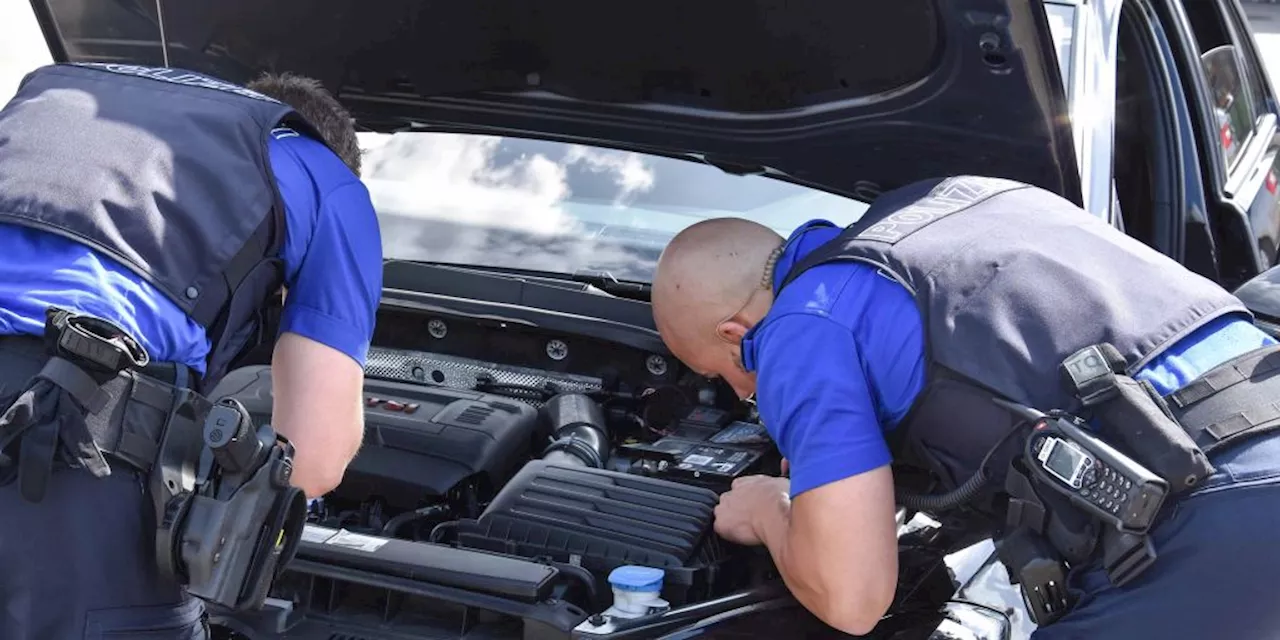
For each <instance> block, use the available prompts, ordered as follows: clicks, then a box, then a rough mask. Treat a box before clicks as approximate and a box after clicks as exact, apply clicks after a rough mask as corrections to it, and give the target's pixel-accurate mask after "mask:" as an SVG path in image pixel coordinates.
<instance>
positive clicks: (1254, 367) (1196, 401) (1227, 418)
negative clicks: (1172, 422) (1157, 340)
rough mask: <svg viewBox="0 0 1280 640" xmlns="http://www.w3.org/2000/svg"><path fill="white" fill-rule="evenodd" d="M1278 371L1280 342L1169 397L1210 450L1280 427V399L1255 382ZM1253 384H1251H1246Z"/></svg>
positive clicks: (1202, 445)
mask: <svg viewBox="0 0 1280 640" xmlns="http://www.w3.org/2000/svg"><path fill="white" fill-rule="evenodd" d="M1278 373H1280V345H1275V346H1270V347H1264V348H1262V349H1257V350H1255V351H1251V352H1249V353H1246V354H1244V355H1241V356H1238V357H1236V358H1234V359H1232V360H1229V361H1227V362H1225V363H1223V364H1221V365H1218V366H1217V367H1215V368H1214V369H1212V370H1210V371H1209V372H1208V373H1206V374H1204V375H1203V376H1201V377H1199V378H1197V379H1196V380H1195V381H1193V382H1192V383H1191V384H1188V385H1187V386H1185V387H1183V388H1181V389H1179V390H1177V391H1174V392H1173V393H1170V394H1169V395H1167V396H1165V397H1164V399H1165V402H1167V403H1168V405H1169V408H1170V410H1171V412H1172V414H1173V416H1174V418H1175V419H1177V421H1178V422H1179V423H1180V424H1181V425H1182V426H1183V428H1185V429H1186V430H1187V433H1188V435H1190V436H1191V438H1192V439H1193V440H1194V441H1195V443H1196V445H1197V446H1199V447H1200V449H1201V450H1202V451H1204V452H1205V453H1206V454H1212V453H1213V452H1214V451H1217V450H1218V449H1221V448H1222V447H1225V446H1227V445H1230V444H1233V443H1235V442H1238V441H1240V440H1242V439H1245V438H1249V437H1253V436H1256V435H1261V434H1263V433H1267V432H1270V431H1273V430H1275V429H1276V428H1280V397H1277V396H1275V395H1274V390H1272V389H1269V388H1267V387H1266V386H1261V385H1258V384H1256V383H1259V382H1262V381H1263V380H1266V379H1268V378H1271V377H1273V376H1275V375H1277V374H1278ZM1245 383H1250V384H1245Z"/></svg>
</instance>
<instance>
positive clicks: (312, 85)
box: [0, 64, 382, 640]
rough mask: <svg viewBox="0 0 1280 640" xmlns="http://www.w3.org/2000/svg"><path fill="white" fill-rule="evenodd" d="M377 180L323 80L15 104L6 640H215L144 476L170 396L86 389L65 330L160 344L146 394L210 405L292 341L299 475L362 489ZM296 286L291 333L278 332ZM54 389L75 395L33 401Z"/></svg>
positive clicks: (3, 441)
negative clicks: (168, 557)
mask: <svg viewBox="0 0 1280 640" xmlns="http://www.w3.org/2000/svg"><path fill="white" fill-rule="evenodd" d="M359 170H360V152H359V148H358V145H357V140H356V136H355V131H354V128H353V124H352V119H351V118H350V116H349V115H348V114H347V113H346V111H345V110H344V109H343V108H342V107H341V106H340V105H339V104H338V102H337V101H336V100H335V99H334V98H333V97H332V96H331V95H329V94H328V93H326V92H325V90H324V89H323V88H322V87H321V86H320V85H319V84H318V83H317V82H315V81H314V80H311V79H308V78H304V77H299V76H293V75H288V74H285V75H269V76H264V77H263V78H261V79H259V80H257V81H255V82H254V83H252V84H251V85H249V86H248V87H247V88H246V87H242V86H237V85H233V84H230V83H226V82H223V81H220V80H217V79H215V78H212V77H208V76H204V75H201V74H195V73H190V72H186V71H181V70H175V69H156V68H148V67H138V66H130V65H116V64H83V65H82V64H60V65H51V66H47V67H43V68H40V69H37V70H35V71H33V72H32V73H30V74H28V75H27V76H26V78H25V79H24V80H23V82H22V84H21V85H20V88H19V90H18V92H17V94H16V96H15V97H14V98H13V99H12V100H11V101H10V102H9V103H8V105H7V106H5V107H4V108H3V110H0V256H3V258H2V259H0V410H2V409H3V408H4V407H8V411H6V412H5V413H4V416H3V417H0V451H2V452H3V453H4V454H5V457H4V458H3V459H0V462H7V464H5V466H0V483H4V484H3V486H0V567H2V568H3V569H2V570H0V638H4V639H5V640H50V639H55V638H56V639H59V640H61V639H69V638H81V637H86V638H87V637H93V638H105V637H117V636H118V637H122V638H124V637H129V638H135V637H137V638H141V637H146V638H183V639H186V638H205V637H207V634H208V629H207V626H206V622H205V619H204V618H205V614H204V608H203V603H202V602H200V601H198V600H196V599H194V598H192V597H190V596H188V595H186V594H185V592H184V591H183V590H182V589H181V588H180V585H179V584H177V583H176V582H175V579H174V578H173V576H171V575H166V574H163V573H161V572H160V571H159V570H158V567H157V560H156V550H155V545H154V543H153V542H152V540H153V538H154V536H155V532H156V524H155V521H156V518H155V514H154V512H153V507H152V504H151V502H150V501H149V500H148V495H147V491H146V473H145V471H144V470H143V469H145V468H146V467H147V465H149V464H150V462H151V460H150V459H149V458H148V457H147V456H148V454H151V453H154V448H155V446H156V444H155V440H154V438H155V437H156V433H155V432H156V431H158V430H159V429H160V428H161V427H162V426H163V425H162V424H161V423H154V422H148V421H147V420H144V419H143V418H148V419H150V418H149V417H150V416H152V413H149V409H148V408H147V407H148V406H154V405H155V404H156V400H155V399H154V398H152V399H151V400H148V399H147V398H146V397H144V396H143V394H142V393H141V392H140V391H138V390H139V389H141V388H143V387H144V386H154V385H143V384H142V383H141V382H138V383H137V384H135V385H133V386H131V387H125V391H124V392H120V391H119V389H120V388H121V387H119V385H118V380H119V379H121V378H110V376H104V377H105V378H107V379H109V380H110V381H109V382H106V383H103V379H104V378H95V379H94V382H97V383H99V384H101V387H100V388H99V389H97V390H96V391H95V390H94V389H92V388H90V389H88V390H85V389H80V388H78V387H77V386H76V384H75V383H74V380H75V379H76V375H74V374H71V375H64V374H66V371H65V370H64V368H62V369H60V368H59V367H57V366H52V365H50V364H49V363H51V362H54V360H53V359H52V358H51V357H50V354H51V353H61V354H62V355H63V356H66V357H71V356H68V355H67V354H66V353H63V352H61V351H54V350H53V349H54V347H51V346H49V344H47V340H48V339H49V338H51V337H52V336H51V334H53V333H57V332H58V331H59V330H60V329H61V330H65V328H66V327H67V326H72V327H79V328H81V329H86V330H88V331H90V333H93V334H94V335H101V334H102V333H104V332H106V333H113V332H115V331H114V329H112V327H114V328H115V329H118V330H119V332H117V335H106V336H102V337H103V338H107V339H110V341H109V342H106V343H104V344H106V345H107V347H110V346H111V345H116V346H119V345H126V346H127V345H129V344H130V343H129V341H130V340H136V342H137V343H138V346H140V348H141V350H142V351H144V352H145V354H146V355H147V356H148V358H149V362H134V363H133V364H135V365H142V366H137V367H134V368H133V369H132V371H133V372H134V373H136V374H137V376H138V379H140V380H141V379H148V380H153V381H158V382H161V383H167V384H170V385H173V386H174V387H178V388H182V387H185V388H193V389H197V390H202V391H205V392H207V391H208V390H210V389H211V388H212V387H213V385H215V384H216V383H217V382H218V380H219V379H221V377H222V376H223V374H224V373H226V371H227V370H228V369H229V368H232V367H234V366H236V363H237V362H238V359H237V358H238V356H239V355H240V354H243V353H246V352H247V350H249V349H251V348H252V347H253V346H254V344H255V342H256V341H257V340H259V339H262V340H267V341H274V342H275V344H274V357H273V358H272V370H273V374H274V415H273V426H274V427H275V429H276V430H277V431H278V432H279V433H281V434H283V435H285V436H286V437H288V438H289V439H291V440H292V442H293V444H294V445H295V448H296V455H295V460H294V463H295V467H294V472H293V475H292V482H293V484H294V485H295V486H297V487H299V488H300V489H302V490H303V491H304V492H305V494H306V495H307V496H308V497H316V496H319V495H321V494H323V493H325V492H326V491H328V490H329V489H331V488H333V487H334V486H336V485H337V484H338V482H339V480H340V479H341V478H342V476H343V473H344V470H345V468H346V465H347V463H348V462H349V460H350V459H351V458H352V457H353V456H354V455H355V452H356V450H357V449H358V447H359V445H360V440H361V436H362V433H363V417H362V412H361V403H360V393H361V385H362V379H363V376H362V365H363V363H364V358H365V355H366V350H367V348H368V345H369V340H370V338H371V335H372V330H373V323H374V312H375V308H376V306H377V303H378V299H379V295H380V293H381V278H382V270H381V240H380V237H379V233H378V226H377V220H376V218H375V215H374V211H373V208H372V205H371V202H370V199H369V194H368V192H367V191H366V189H365V187H364V186H363V184H362V183H361V181H360V179H359V177H358V174H359ZM282 287H283V288H284V290H285V292H286V293H285V297H284V307H283V311H282V313H281V314H280V316H281V319H280V323H279V334H278V335H279V339H278V340H276V336H275V335H259V334H261V333H262V332H263V331H264V326H263V324H262V323H261V322H260V318H261V317H262V316H263V311H264V309H265V308H266V307H265V305H266V304H267V301H268V300H270V299H271V298H272V296H273V295H278V294H279V292H280V290H281V288H282ZM50 309H53V310H55V311H56V313H55V314H54V315H57V316H58V318H60V319H61V320H66V318H68V317H71V318H73V320H69V321H67V322H66V323H61V320H57V321H55V320H53V319H51V317H52V316H51V315H50V313H49V311H50ZM58 348H61V347H58ZM122 352H123V351H122ZM77 353H78V352H77ZM73 361H74V359H73ZM80 370H81V371H91V370H92V371H98V370H97V369H93V368H89V369H85V368H81V369H80ZM108 373H110V372H108ZM37 374H39V375H40V376H43V378H41V379H43V380H44V381H45V382H46V383H51V384H55V385H61V386H59V389H60V390H65V391H66V394H63V395H57V394H52V395H47V396H40V395H39V394H38V393H32V392H30V390H31V389H33V388H35V387H34V386H33V385H34V384H35V383H33V382H32V381H33V379H37V378H35V377H36V376H37ZM122 375H123V374H122ZM112 385H116V386H112ZM90 386H92V385H90ZM24 390H25V391H28V393H25V394H22V392H24ZM103 390H106V391H107V392H108V393H100V392H103ZM112 390H114V391H112ZM33 397H34V398H35V399H34V400H33V399H32V398H33ZM41 397H46V398H55V400H52V401H48V402H47V403H46V404H41V403H42V402H45V401H43V400H40V399H39V398H41ZM95 398H96V399H95ZM72 400H74V401H72ZM163 400H164V399H163V398H161V401H160V402H159V404H160V405H161V406H163V405H164V402H163ZM148 402H150V403H151V405H148ZM68 412H70V413H68ZM77 412H78V413H79V414H80V415H81V416H85V415H89V414H92V415H93V416H95V417H93V418H91V419H84V418H83V417H82V418H79V419H77V418H76V416H75V415H74V414H75V413H77ZM155 415H163V412H156V414H155ZM185 426H186V427H188V428H190V427H192V426H193V425H191V424H190V423H188V424H186V425H185ZM86 431H87V433H88V435H86ZM122 434H123V435H122ZM148 437H149V438H151V439H150V440H148V439H147V438H148ZM246 526H253V523H246Z"/></svg>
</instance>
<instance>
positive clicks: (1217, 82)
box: [1165, 0, 1280, 288]
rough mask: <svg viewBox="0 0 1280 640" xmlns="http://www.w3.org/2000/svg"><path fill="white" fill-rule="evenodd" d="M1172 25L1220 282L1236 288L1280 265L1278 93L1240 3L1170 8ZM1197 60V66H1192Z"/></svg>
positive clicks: (1200, 1)
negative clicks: (1194, 119) (1279, 248)
mask: <svg viewBox="0 0 1280 640" xmlns="http://www.w3.org/2000/svg"><path fill="white" fill-rule="evenodd" d="M1168 9H1169V11H1168V13H1167V14H1166V24H1165V27H1166V29H1167V30H1168V31H1169V33H1170V34H1171V39H1172V41H1173V44H1174V46H1175V47H1179V48H1181V49H1182V51H1181V52H1180V53H1181V54H1182V55H1181V60H1182V61H1183V62H1184V63H1186V68H1185V69H1182V70H1181V71H1182V72H1183V76H1184V77H1183V84H1184V88H1185V89H1186V95H1187V99H1188V102H1189V104H1188V106H1189V107H1190V108H1191V111H1192V112H1193V113H1194V114H1196V117H1197V124H1198V129H1199V131H1198V138H1199V144H1198V148H1199V153H1200V156H1201V157H1200V160H1201V162H1200V164H1201V167H1202V175H1203V179H1204V183H1205V189H1206V191H1207V194H1206V195H1207V196H1208V198H1207V200H1208V206H1209V209H1210V212H1209V213H1210V216H1209V218H1210V220H1211V221H1212V223H1213V225H1214V236H1215V240H1216V244H1217V251H1216V254H1217V259H1218V262H1219V271H1220V279H1221V281H1222V284H1223V285H1224V286H1226V287H1228V288H1235V287H1236V286H1238V285H1239V284H1241V283H1243V282H1244V281H1246V280H1248V279H1249V278H1252V277H1253V276H1255V275H1257V274H1259V273H1261V272H1262V271H1265V270H1266V269H1267V268H1269V267H1271V266H1272V265H1274V264H1276V259H1277V244H1278V239H1280V196H1278V194H1277V191H1278V189H1277V177H1278V176H1280V138H1278V137H1277V130H1278V129H1277V109H1276V101H1275V98H1274V91H1273V89H1272V87H1271V84H1270V81H1269V80H1268V77H1267V75H1266V73H1265V69H1264V66H1263V64H1262V62H1261V59H1260V57H1259V55H1258V50H1257V45H1256V43H1255V42H1254V40H1253V34H1252V31H1251V30H1250V28H1249V26H1248V23H1247V22H1246V20H1245V18H1244V16H1243V14H1242V12H1241V10H1240V5H1239V4H1237V3H1236V2H1234V1H1232V0H1181V2H1170V4H1169V6H1168ZM1191 61H1194V64H1190V62H1191Z"/></svg>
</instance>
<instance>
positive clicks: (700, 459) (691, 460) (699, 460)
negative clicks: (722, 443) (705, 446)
mask: <svg viewBox="0 0 1280 640" xmlns="http://www.w3.org/2000/svg"><path fill="white" fill-rule="evenodd" d="M712 460H714V458H712V457H711V456H688V457H686V458H685V459H684V461H685V462H686V463H688V464H694V465H704V464H707V463H708V462H711V461H712Z"/></svg>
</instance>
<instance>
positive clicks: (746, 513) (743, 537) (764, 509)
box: [716, 476, 791, 545]
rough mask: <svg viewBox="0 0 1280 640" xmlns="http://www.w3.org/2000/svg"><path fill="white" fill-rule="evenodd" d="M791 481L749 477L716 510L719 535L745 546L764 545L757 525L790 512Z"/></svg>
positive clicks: (736, 485) (743, 479) (736, 483)
mask: <svg viewBox="0 0 1280 640" xmlns="http://www.w3.org/2000/svg"><path fill="white" fill-rule="evenodd" d="M790 490H791V481H790V480H788V479H786V478H774V477H772V476H746V477H743V478H738V479H737V480H734V481H733V488H732V489H730V490H729V491H727V492H725V493H724V494H723V495H721V496H720V504H719V505H717V506H716V533H718V534H720V537H722V538H724V539H726V540H728V541H730V542H736V543H738V544H743V545H758V544H762V541H761V540H760V534H759V527H758V525H757V522H759V521H760V519H761V518H765V517H771V516H776V515H778V513H779V512H785V510H786V509H788V508H789V504H790V498H789V492H790Z"/></svg>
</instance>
